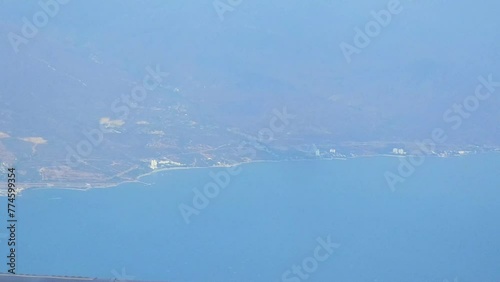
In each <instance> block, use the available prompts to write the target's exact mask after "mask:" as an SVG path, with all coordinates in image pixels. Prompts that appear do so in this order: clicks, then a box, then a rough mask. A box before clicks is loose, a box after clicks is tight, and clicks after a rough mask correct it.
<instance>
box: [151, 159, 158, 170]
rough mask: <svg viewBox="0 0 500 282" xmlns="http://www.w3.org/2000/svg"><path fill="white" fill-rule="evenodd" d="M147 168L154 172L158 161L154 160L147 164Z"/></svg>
mask: <svg viewBox="0 0 500 282" xmlns="http://www.w3.org/2000/svg"><path fill="white" fill-rule="evenodd" d="M149 167H150V168H151V169H152V170H155V169H157V168H158V161H156V160H151V163H150V164H149Z"/></svg>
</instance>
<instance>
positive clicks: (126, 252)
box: [1, 154, 500, 282]
mask: <svg viewBox="0 0 500 282" xmlns="http://www.w3.org/2000/svg"><path fill="white" fill-rule="evenodd" d="M398 163H399V161H398V160H397V159H396V158H384V157H377V158H366V159H353V160H347V161H342V160H335V161H303V162H282V163H254V164H249V165H244V166H241V173H240V174H239V175H237V176H232V177H231V179H230V184H229V185H228V187H226V188H225V189H223V190H221V191H220V194H219V195H218V196H217V197H215V198H213V199H210V203H209V204H208V206H207V207H206V208H205V209H202V210H201V211H199V214H198V215H194V216H192V217H191V218H190V219H191V223H190V224H186V223H185V221H184V219H183V217H182V215H181V213H180V211H179V205H180V204H181V203H185V204H190V205H192V200H193V195H194V194H193V191H192V189H193V188H196V187H197V188H200V189H201V188H202V187H203V186H204V185H205V184H207V183H209V182H211V181H212V180H211V178H210V176H209V173H210V172H221V171H225V169H195V170H184V171H169V172H164V173H160V174H157V175H154V176H150V177H147V178H144V179H142V180H144V181H146V182H151V183H154V184H153V185H151V186H144V185H139V184H126V185H122V186H120V187H116V188H111V189H100V190H99V189H95V190H91V191H87V192H79V191H71V190H33V191H28V192H26V193H25V194H24V195H23V196H22V197H21V198H19V200H18V218H19V220H20V222H19V224H18V235H17V236H18V244H19V251H18V252H19V253H18V267H17V269H18V272H22V273H37V274H59V275H82V276H99V277H104V278H108V277H109V278H112V277H113V272H116V273H122V271H123V269H124V270H125V273H124V274H126V275H130V276H131V277H135V278H136V279H151V280H155V279H165V280H168V281H180V282H183V281H200V282H201V281H282V274H283V273H284V272H285V271H287V270H290V271H292V268H291V267H292V266H293V265H294V264H297V265H302V263H303V262H304V260H305V261H307V262H306V264H307V263H309V264H308V266H309V267H310V268H309V270H311V273H308V272H304V273H305V274H307V275H308V277H307V279H305V278H303V279H300V278H299V276H297V275H295V274H290V275H289V276H287V278H288V279H289V280H283V281H295V282H297V281H306V280H307V281H365V282H368V281H370V282H372V281H378V282H383V281H419V282H424V281H439V282H442V281H444V280H445V279H448V280H449V281H453V280H454V279H455V278H457V280H456V281H460V282H462V281H500V266H499V264H498V263H499V262H500V224H499V216H500V179H499V176H500V166H499V163H500V155H498V154H487V155H477V156H468V157H463V158H448V159H439V158H427V160H426V162H425V164H424V165H422V166H421V167H418V168H417V169H416V172H415V173H414V174H413V175H412V176H411V177H410V178H408V179H407V180H406V182H405V183H404V184H402V185H399V186H398V188H399V189H398V190H397V191H396V192H391V190H390V189H389V188H388V186H387V183H386V181H385V178H384V176H383V175H384V172H385V171H386V170H388V169H390V170H392V171H394V170H395V169H396V167H397V164H398ZM2 202H3V203H4V202H5V199H2ZM328 236H330V238H331V241H333V242H334V243H336V244H339V245H336V248H335V249H334V250H333V252H331V254H330V255H329V256H328V258H327V259H325V260H324V261H317V260H316V262H317V266H315V265H314V264H313V262H311V261H310V260H307V258H308V257H311V256H313V254H314V252H315V249H316V247H317V246H319V243H318V241H317V239H319V238H324V239H325V240H326V238H327V237H328ZM1 245H2V247H1V250H2V256H3V254H6V248H5V245H6V243H5V240H4V238H2V243H1ZM324 254H325V253H322V255H324ZM323 257H324V256H323ZM4 265H5V264H4ZM311 267H312V268H311ZM4 268H5V267H4ZM2 271H5V270H2Z"/></svg>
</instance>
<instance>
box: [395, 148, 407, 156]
mask: <svg viewBox="0 0 500 282" xmlns="http://www.w3.org/2000/svg"><path fill="white" fill-rule="evenodd" d="M392 153H393V154H396V155H406V152H405V150H403V149H401V148H393V149H392Z"/></svg>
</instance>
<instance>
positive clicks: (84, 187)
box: [0, 150, 500, 197]
mask: <svg viewBox="0 0 500 282" xmlns="http://www.w3.org/2000/svg"><path fill="white" fill-rule="evenodd" d="M490 153H493V154H495V153H496V154H498V153H500V151H498V150H493V151H489V152H471V153H467V154H455V155H446V156H442V155H437V154H430V155H424V156H425V157H431V158H460V157H467V156H474V155H480V154H490ZM411 156H416V155H411V154H408V155H397V154H373V155H353V156H332V157H330V158H298V159H284V160H252V161H248V162H238V163H234V164H228V165H217V166H193V167H188V166H182V167H181V166H177V167H163V168H158V169H154V170H151V171H148V172H146V173H142V174H139V175H137V176H136V177H135V179H132V180H123V181H118V182H102V183H100V182H97V183H93V184H92V185H90V184H89V183H79V184H80V185H77V184H76V183H72V184H70V183H67V185H66V186H64V187H61V186H63V185H64V184H59V183H58V184H57V185H58V186H56V184H55V183H40V182H38V183H37V182H32V183H30V182H28V183H22V182H21V183H19V184H18V187H17V192H16V193H17V195H18V196H22V192H23V191H27V190H32V189H64V190H75V191H82V192H85V191H88V190H92V189H105V188H114V187H118V186H120V185H123V184H127V183H141V184H143V185H144V186H149V185H151V184H150V183H146V182H143V181H140V179H142V178H144V177H147V176H152V175H155V174H157V173H160V172H166V171H175V170H192V169H223V168H228V167H237V166H242V165H248V164H253V163H280V162H304V161H349V160H355V159H361V158H405V157H411ZM5 196H6V190H0V197H5Z"/></svg>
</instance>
